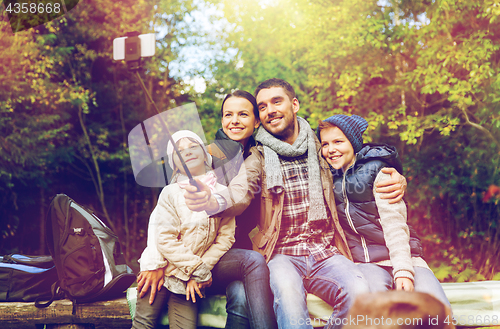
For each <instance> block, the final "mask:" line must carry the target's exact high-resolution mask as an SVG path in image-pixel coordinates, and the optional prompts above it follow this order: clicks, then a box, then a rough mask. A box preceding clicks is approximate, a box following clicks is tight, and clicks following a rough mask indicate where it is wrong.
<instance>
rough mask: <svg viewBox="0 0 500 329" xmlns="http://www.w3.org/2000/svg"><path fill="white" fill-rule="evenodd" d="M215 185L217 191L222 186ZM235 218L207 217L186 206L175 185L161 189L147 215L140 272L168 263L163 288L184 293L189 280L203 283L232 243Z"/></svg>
mask: <svg viewBox="0 0 500 329" xmlns="http://www.w3.org/2000/svg"><path fill="white" fill-rule="evenodd" d="M224 188H225V187H224V186H223V185H220V184H217V186H216V190H217V191H220V190H222V189H224ZM234 231H235V219H234V216H231V217H221V216H208V215H207V213H206V212H204V211H202V212H194V211H191V210H189V209H188V207H187V206H186V202H185V199H184V190H183V189H181V188H180V187H179V185H178V184H171V185H168V186H166V187H164V188H163V190H162V192H161V194H160V197H159V199H158V205H157V206H156V208H155V209H154V211H153V213H152V214H151V217H150V222H149V226H148V246H147V248H146V249H145V250H144V252H143V253H142V255H141V259H140V260H139V262H140V264H141V271H146V270H154V269H157V268H161V267H164V266H166V265H167V268H166V270H165V276H166V278H165V284H164V285H165V287H166V288H167V289H168V290H170V291H172V292H173V293H177V294H185V283H186V282H187V281H188V280H189V279H194V280H196V281H197V282H204V281H207V280H209V279H210V278H211V273H210V270H212V268H213V267H214V265H215V264H216V263H217V262H218V261H219V259H220V258H221V257H222V256H223V255H224V254H225V253H226V252H227V251H228V250H229V249H230V248H231V246H232V245H233V243H234Z"/></svg>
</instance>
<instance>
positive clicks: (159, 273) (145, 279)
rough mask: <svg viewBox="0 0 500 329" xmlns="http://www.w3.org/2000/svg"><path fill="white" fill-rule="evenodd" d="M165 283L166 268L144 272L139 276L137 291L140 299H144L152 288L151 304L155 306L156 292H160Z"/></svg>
mask: <svg viewBox="0 0 500 329" xmlns="http://www.w3.org/2000/svg"><path fill="white" fill-rule="evenodd" d="M164 281H165V268H159V269H156V270H153V271H143V272H140V273H139V275H138V276H137V291H138V292H139V298H142V297H144V295H145V294H146V293H147V292H148V290H149V288H150V287H151V294H150V296H149V304H150V305H151V304H153V302H154V300H155V297H156V292H157V291H160V289H161V287H162V286H163V282H164Z"/></svg>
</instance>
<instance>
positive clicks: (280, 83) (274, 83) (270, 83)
mask: <svg viewBox="0 0 500 329" xmlns="http://www.w3.org/2000/svg"><path fill="white" fill-rule="evenodd" d="M273 87H281V88H283V89H284V90H285V93H286V94H287V95H288V98H290V101H292V100H293V99H294V98H296V97H297V96H296V95H295V90H294V89H293V87H292V85H291V84H289V83H288V82H286V81H285V80H283V79H278V78H272V79H268V80H266V81H264V82H262V83H260V84H259V85H258V86H257V88H256V89H255V93H254V95H255V97H256V98H257V95H258V94H259V92H260V91H261V90H262V89H269V88H273Z"/></svg>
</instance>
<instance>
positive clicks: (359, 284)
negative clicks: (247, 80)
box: [185, 79, 368, 328]
mask: <svg viewBox="0 0 500 329" xmlns="http://www.w3.org/2000/svg"><path fill="white" fill-rule="evenodd" d="M255 96H256V99H257V105H258V107H259V117H260V121H261V127H260V128H259V130H258V131H257V134H256V136H255V139H256V141H257V142H258V145H257V146H256V147H255V148H254V149H252V155H250V156H249V157H248V158H247V159H246V160H245V168H246V170H245V172H244V173H240V174H241V175H238V176H237V177H236V178H235V179H233V181H231V184H230V186H229V191H230V193H229V191H228V192H227V193H221V194H214V195H211V194H210V193H209V190H208V188H206V187H205V186H203V185H201V184H200V186H201V192H197V191H196V189H195V188H192V187H187V188H186V191H187V193H186V194H185V196H186V204H187V205H188V207H189V208H190V209H191V210H195V211H202V210H206V211H207V212H209V213H217V212H219V211H221V210H224V209H226V210H225V212H224V215H230V216H234V215H238V214H239V213H241V212H242V211H243V210H244V209H245V208H246V207H247V206H248V205H249V204H250V201H251V200H252V198H253V197H254V196H255V194H257V193H259V192H261V193H262V194H261V197H260V200H261V216H260V218H259V221H258V227H257V228H256V230H254V231H253V232H252V233H253V236H252V243H253V246H254V249H255V250H257V251H259V252H260V253H261V254H263V255H264V257H265V258H266V260H267V261H268V267H269V270H270V284H271V289H272V291H273V294H274V310H275V313H276V318H277V321H278V327H279V328H311V327H312V326H311V321H310V320H309V313H308V310H307V305H306V292H310V293H313V294H314V295H316V296H318V297H320V298H322V299H323V300H325V301H326V302H328V303H329V304H330V305H332V306H333V307H334V311H333V313H332V315H331V317H330V319H328V325H327V327H331V328H340V327H341V326H342V320H343V319H344V318H345V317H346V314H347V311H348V310H349V307H350V306H351V304H352V302H353V300H354V298H355V297H356V296H357V295H358V294H361V293H365V292H368V284H367V282H366V280H365V279H364V277H363V275H362V273H361V272H360V271H359V270H358V269H357V267H356V265H355V264H354V263H353V262H352V261H351V259H352V258H351V254H350V251H349V248H348V246H347V243H346V239H345V236H344V233H343V230H342V228H341V226H340V224H339V221H338V218H337V212H336V208H335V201H334V196H333V186H332V177H331V172H330V170H329V166H328V164H327V163H326V161H325V160H324V159H323V158H322V157H321V156H320V144H319V141H318V140H317V138H316V137H315V134H314V133H313V131H312V130H311V128H310V126H309V124H308V123H307V122H306V121H305V120H304V119H302V118H298V117H297V112H298V111H299V108H300V106H299V101H298V100H297V98H296V96H295V91H294V90H293V87H292V86H291V85H290V84H288V83H287V82H286V81H284V80H281V79H270V80H267V81H264V82H263V83H261V84H260V85H259V86H258V87H257V89H256V91H255Z"/></svg>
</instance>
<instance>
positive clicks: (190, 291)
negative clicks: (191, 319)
mask: <svg viewBox="0 0 500 329" xmlns="http://www.w3.org/2000/svg"><path fill="white" fill-rule="evenodd" d="M211 280H212V279H210V281H211ZM198 285H199V283H198V282H196V281H194V280H193V279H191V280H189V281H188V283H187V285H186V300H189V297H191V299H192V301H193V303H196V294H198V296H200V298H203V295H202V293H201V291H200V288H199V287H198Z"/></svg>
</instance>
